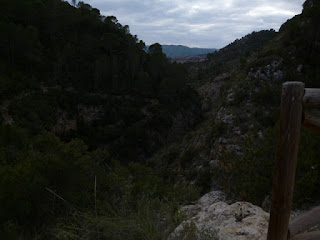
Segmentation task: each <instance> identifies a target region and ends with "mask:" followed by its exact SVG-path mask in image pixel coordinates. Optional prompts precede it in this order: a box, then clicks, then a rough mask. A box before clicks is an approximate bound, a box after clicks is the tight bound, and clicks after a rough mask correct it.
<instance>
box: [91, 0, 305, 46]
mask: <svg viewBox="0 0 320 240" xmlns="http://www.w3.org/2000/svg"><path fill="white" fill-rule="evenodd" d="M86 2H87V3H88V4H90V5H91V6H93V7H95V8H98V9H99V10H100V12H101V14H103V15H105V16H110V15H113V16H116V17H117V19H118V20H119V22H120V23H121V24H122V25H129V26H130V32H131V33H132V34H134V35H137V36H138V37H139V39H141V40H143V41H145V42H146V44H152V43H155V42H159V43H161V44H182V45H187V46H191V47H194V46H196V47H212V48H221V47H223V46H225V45H227V44H229V43H230V42H232V41H234V40H235V39H237V38H240V37H242V36H244V35H246V34H248V33H250V32H252V31H259V30H263V29H271V28H273V29H275V30H278V29H279V28H280V26H281V24H282V23H284V22H285V21H286V20H287V19H289V18H291V17H293V16H294V15H296V14H299V13H300V12H301V10H302V4H303V2H304V0H290V1H289V0H255V1H247V0H87V1H86Z"/></svg>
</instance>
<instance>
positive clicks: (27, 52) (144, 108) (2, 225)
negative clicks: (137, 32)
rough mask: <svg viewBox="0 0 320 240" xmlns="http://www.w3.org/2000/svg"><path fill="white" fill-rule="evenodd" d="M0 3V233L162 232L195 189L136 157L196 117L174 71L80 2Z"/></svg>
mask: <svg viewBox="0 0 320 240" xmlns="http://www.w3.org/2000/svg"><path fill="white" fill-rule="evenodd" d="M0 6H1V8H0V35H1V36H4V37H1V39H0V53H1V54H0V70H1V71H0V85H1V88H0V205H1V206H2V207H1V209H0V238H1V239H18V238H23V239H35V238H39V239H66V238H69V236H71V237H70V238H72V239H80V238H85V239H101V236H103V237H102V238H103V239H141V238H142V237H141V236H144V235H145V232H147V231H148V230H147V228H148V226H150V225H148V224H149V222H153V223H154V229H156V231H153V232H152V233H149V234H150V235H151V236H150V239H157V238H165V236H166V235H167V234H168V232H167V231H162V230H161V228H166V229H167V228H168V229H169V228H171V227H173V226H170V224H171V223H172V222H171V221H174V214H175V211H176V210H177V203H182V202H186V201H190V200H193V199H194V198H195V197H196V196H197V190H196V189H194V188H192V189H191V188H188V189H187V188H186V187H185V186H182V185H180V186H179V187H175V186H173V185H168V184H166V182H165V180H164V179H163V178H162V176H159V175H157V174H156V173H155V171H154V170H153V169H151V168H149V167H146V166H145V165H143V164H145V162H146V159H148V158H149V157H150V156H151V155H152V154H153V153H154V152H155V151H156V150H158V149H159V148H161V147H162V146H164V145H166V144H169V143H171V142H173V141H174V140H176V139H177V138H179V137H180V136H181V135H183V134H184V133H185V132H186V131H187V130H189V129H191V128H192V127H193V126H194V125H195V124H196V123H197V122H198V121H200V120H201V109H200V108H201V105H200V101H199V97H198V95H197V93H196V92H195V91H194V90H193V89H191V88H190V87H189V86H188V85H187V84H186V82H185V79H186V69H185V67H184V66H182V65H180V64H176V63H170V61H169V60H168V59H167V58H166V56H165V55H164V54H163V52H162V48H161V46H160V45H157V44H154V45H152V46H150V52H149V53H146V52H145V51H144V47H145V44H144V43H143V42H142V41H139V40H138V39H137V37H136V36H132V35H131V34H130V32H129V27H128V26H122V25H121V24H120V23H119V22H118V21H117V19H116V17H114V16H110V17H105V16H102V15H100V12H99V10H98V9H95V8H92V7H91V6H90V5H88V4H85V3H83V2H79V3H78V4H77V5H76V6H71V5H70V4H69V3H68V2H66V1H61V0H26V1H21V0H0ZM92 184H93V185H94V187H93V185H92ZM169 186H170V187H169ZM93 189H94V190H93ZM93 191H94V192H93ZM186 192H189V193H190V195H189V196H187V195H185V193H186ZM182 193H183V194H182ZM165 210H166V211H165ZM142 212H144V213H142ZM151 212H152V213H151ZM160 212H161V213H160ZM163 214H165V215H166V219H168V220H166V221H162V220H161V219H162V216H163ZM147 215H148V216H149V217H151V218H152V220H150V221H148V224H145V225H144V224H143V221H145V218H147ZM83 216H86V217H83ZM115 219H117V220H115ZM88 220H89V222H88ZM97 221H101V222H104V224H103V227H102V228H100V229H99V231H94V232H92V233H91V235H90V234H89V235H90V236H88V235H87V233H86V232H87V230H88V232H91V230H92V229H91V227H92V225H96V222H97ZM114 221H117V224H116V226H114ZM73 223H74V224H75V225H73ZM175 224H177V223H175ZM175 224H173V225H175ZM80 225H82V227H79V226H80ZM98 225H101V224H98ZM143 225H144V227H142V226H143ZM164 226H166V227H164ZM65 227H66V228H65ZM93 228H95V227H93ZM81 229H87V230H85V231H82V230H81ZM90 229H91V230H90ZM68 231H70V232H68ZM102 232H104V233H103V234H102ZM119 232H120V233H121V234H118V233H119Z"/></svg>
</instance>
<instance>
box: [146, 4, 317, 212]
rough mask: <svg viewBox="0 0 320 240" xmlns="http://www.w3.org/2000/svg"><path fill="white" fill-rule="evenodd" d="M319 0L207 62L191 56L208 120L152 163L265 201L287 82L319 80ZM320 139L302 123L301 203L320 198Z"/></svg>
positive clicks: (297, 202) (297, 199)
mask: <svg viewBox="0 0 320 240" xmlns="http://www.w3.org/2000/svg"><path fill="white" fill-rule="evenodd" d="M319 5H320V3H319V1H306V2H305V3H304V5H303V7H304V8H303V11H302V13H301V14H299V15H297V16H295V17H294V18H292V19H290V20H288V21H287V22H286V23H284V24H283V25H282V26H281V28H280V31H279V32H274V31H273V30H271V31H261V32H254V33H252V34H249V35H247V36H245V37H244V38H242V39H240V40H236V41H234V42H233V43H231V44H230V45H228V46H226V47H225V48H223V49H220V50H219V51H218V52H215V53H213V54H210V55H209V56H208V60H207V61H206V62H203V63H189V64H188V66H189V79H188V81H189V83H190V85H192V86H193V87H194V88H195V89H197V91H198V92H199V94H200V96H201V98H202V110H203V112H204V116H205V118H204V121H202V123H201V124H200V125H199V126H198V127H197V128H196V129H194V130H193V131H190V132H188V134H187V135H186V136H185V137H184V139H183V140H181V141H180V142H176V143H175V144H173V145H171V146H170V147H169V148H167V149H162V150H161V151H160V152H158V153H157V154H156V155H154V156H153V158H152V160H153V162H154V164H156V166H157V167H158V168H159V169H163V171H164V172H165V173H166V174H168V175H171V176H172V175H173V174H172V173H174V174H175V176H176V175H178V176H179V178H177V179H175V180H176V181H181V179H184V181H190V182H192V181H195V182H197V183H199V184H200V185H202V186H203V187H204V186H206V187H207V189H212V188H213V189H222V190H223V191H224V192H226V193H227V194H229V197H230V199H238V200H244V201H250V202H252V203H254V204H257V205H260V206H261V205H264V206H265V207H266V206H267V205H268V204H266V205H265V204H263V203H268V199H270V194H271V186H272V179H273V166H274V162H275V159H276V149H277V141H278V134H279V106H280V96H281V85H282V83H283V82H286V81H302V82H304V83H305V84H306V87H312V88H318V87H319V84H320V76H319V69H320V66H319V63H320V61H319V60H320V48H319V40H320V39H319V32H320V28H319V24H318V23H319V20H320V18H319V17H320V8H319ZM247 43H250V44H247ZM237 46H241V47H240V48H238V47H237ZM318 114H319V113H318ZM319 144H320V137H319V134H316V133H314V132H311V131H309V130H308V129H304V128H303V129H302V133H301V141H300V145H299V157H298V167H297V174H296V185H295V192H294V202H293V203H294V206H295V207H296V208H297V207H298V208H301V207H310V206H312V205H313V204H317V203H319V200H318V199H319V196H320V192H319V184H320V182H319V177H320V169H319V167H318V166H319V165H318V159H319V156H320V152H319V149H318V147H317V146H318V145H319ZM168 159H170V162H169V160H168ZM168 165H169V167H168ZM177 166H179V167H177ZM168 169H171V171H172V172H170V171H169V173H168ZM265 209H266V210H268V208H267V207H266V208H265Z"/></svg>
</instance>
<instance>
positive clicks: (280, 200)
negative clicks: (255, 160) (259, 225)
mask: <svg viewBox="0 0 320 240" xmlns="http://www.w3.org/2000/svg"><path fill="white" fill-rule="evenodd" d="M303 95H304V83H302V82H285V83H284V84H283V85H282V94H281V109H280V138H279V143H278V152H277V160H276V165H275V170H274V179H273V187H272V201H271V212H270V220H269V229H268V237H267V239H268V240H287V235H288V225H289V218H290V210H291V203H292V195H293V188H294V178H295V173H296V165H297V155H298V147H299V139H300V128H301V118H302V97H303Z"/></svg>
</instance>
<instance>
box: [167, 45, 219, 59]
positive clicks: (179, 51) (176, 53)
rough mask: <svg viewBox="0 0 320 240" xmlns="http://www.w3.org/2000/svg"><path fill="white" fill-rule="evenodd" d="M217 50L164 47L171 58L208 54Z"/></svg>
mask: <svg viewBox="0 0 320 240" xmlns="http://www.w3.org/2000/svg"><path fill="white" fill-rule="evenodd" d="M217 50H218V49H216V48H190V47H187V46H183V45H162V51H163V53H164V54H166V55H167V57H169V58H175V57H186V56H194V55H202V54H208V53H212V52H215V51H217Z"/></svg>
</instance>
